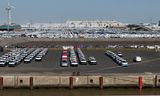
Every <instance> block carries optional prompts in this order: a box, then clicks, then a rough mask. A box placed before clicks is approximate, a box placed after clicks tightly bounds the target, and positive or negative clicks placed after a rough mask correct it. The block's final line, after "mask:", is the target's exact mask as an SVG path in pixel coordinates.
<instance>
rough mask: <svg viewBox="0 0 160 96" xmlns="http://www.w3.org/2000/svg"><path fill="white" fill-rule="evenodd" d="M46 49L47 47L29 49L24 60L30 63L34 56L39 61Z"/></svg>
mask: <svg viewBox="0 0 160 96" xmlns="http://www.w3.org/2000/svg"><path fill="white" fill-rule="evenodd" d="M47 50H48V49H47V48H37V49H34V48H33V50H32V49H31V51H30V52H28V56H27V57H25V59H24V62H25V63H30V62H31V61H32V60H33V59H34V58H35V61H41V60H42V57H43V56H44V55H46V53H47Z"/></svg>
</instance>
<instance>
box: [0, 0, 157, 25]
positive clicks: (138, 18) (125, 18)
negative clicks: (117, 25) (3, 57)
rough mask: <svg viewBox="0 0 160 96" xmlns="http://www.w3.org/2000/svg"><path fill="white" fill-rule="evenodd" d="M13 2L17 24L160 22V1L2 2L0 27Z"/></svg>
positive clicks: (11, 0)
mask: <svg viewBox="0 0 160 96" xmlns="http://www.w3.org/2000/svg"><path fill="white" fill-rule="evenodd" d="M8 1H9V2H10V3H11V4H12V5H13V6H15V9H13V12H12V14H13V17H14V18H13V21H14V22H16V23H20V24H22V23H26V22H28V21H30V20H32V21H33V22H65V21H66V20H98V19H99V20H117V21H121V22H129V23H140V22H151V21H153V22H157V21H158V20H160V0H0V24H2V23H5V22H6V12H5V10H4V9H5V7H6V6H7V2H8Z"/></svg>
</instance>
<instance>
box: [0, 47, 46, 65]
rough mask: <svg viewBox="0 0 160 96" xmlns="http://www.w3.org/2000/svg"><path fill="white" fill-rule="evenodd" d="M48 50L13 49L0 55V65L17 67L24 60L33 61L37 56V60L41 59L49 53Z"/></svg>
mask: <svg viewBox="0 0 160 96" xmlns="http://www.w3.org/2000/svg"><path fill="white" fill-rule="evenodd" d="M47 50H48V49H47V48H16V49H12V50H11V52H8V53H5V54H4V55H2V56H1V57H0V67H4V66H8V67H15V66H17V65H18V64H20V63H21V62H23V61H24V62H31V60H33V59H34V58H35V57H36V58H37V59H36V58H35V60H38V61H39V60H41V59H42V57H43V56H44V55H45V54H46V53H47ZM37 54H38V55H37ZM40 56H41V57H40ZM38 57H40V58H38Z"/></svg>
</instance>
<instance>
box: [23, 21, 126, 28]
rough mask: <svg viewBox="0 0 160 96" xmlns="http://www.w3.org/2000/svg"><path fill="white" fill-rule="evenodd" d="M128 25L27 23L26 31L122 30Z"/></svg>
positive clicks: (81, 22)
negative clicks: (69, 29) (68, 29)
mask: <svg viewBox="0 0 160 96" xmlns="http://www.w3.org/2000/svg"><path fill="white" fill-rule="evenodd" d="M122 27H126V24H124V23H121V22H117V21H67V22H66V23H34V24H31V23H27V24H23V25H22V29H24V30H28V29H29V30H30V29H31V30H52V29H63V28H122Z"/></svg>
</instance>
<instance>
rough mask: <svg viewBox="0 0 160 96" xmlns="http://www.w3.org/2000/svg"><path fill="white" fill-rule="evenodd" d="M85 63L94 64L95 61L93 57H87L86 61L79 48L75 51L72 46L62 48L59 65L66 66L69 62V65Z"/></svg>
mask: <svg viewBox="0 0 160 96" xmlns="http://www.w3.org/2000/svg"><path fill="white" fill-rule="evenodd" d="M87 63H89V64H92V65H96V64H97V61H96V59H95V58H94V57H89V59H88V61H87V59H86V57H85V55H84V54H83V52H82V50H81V49H80V48H77V50H76V51H75V50H74V48H69V49H63V52H62V57H61V66H62V67H67V66H68V65H69V64H70V65H71V66H78V65H79V64H81V65H86V64H87Z"/></svg>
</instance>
